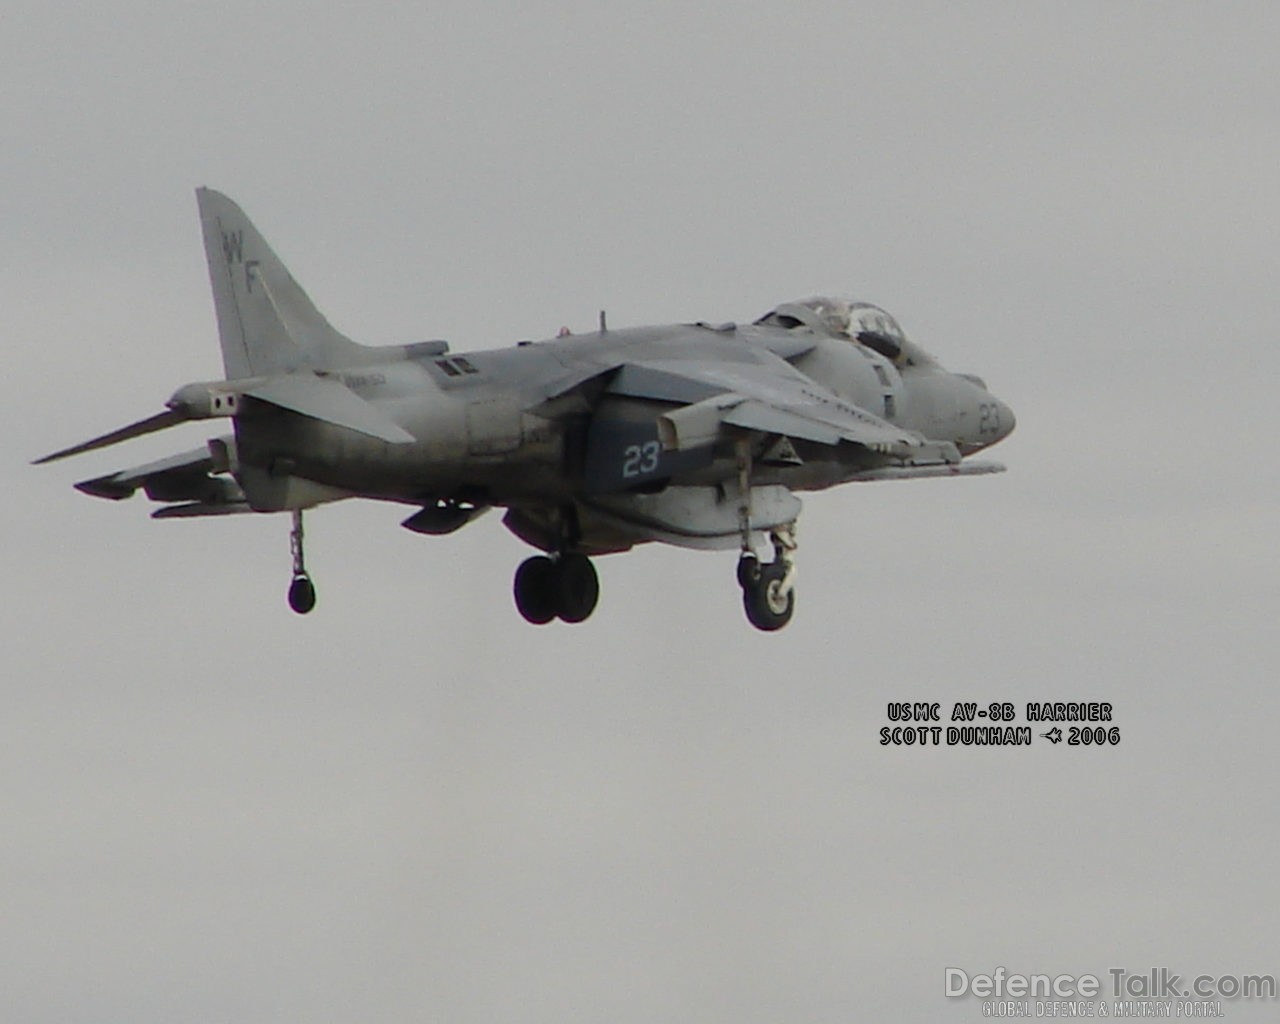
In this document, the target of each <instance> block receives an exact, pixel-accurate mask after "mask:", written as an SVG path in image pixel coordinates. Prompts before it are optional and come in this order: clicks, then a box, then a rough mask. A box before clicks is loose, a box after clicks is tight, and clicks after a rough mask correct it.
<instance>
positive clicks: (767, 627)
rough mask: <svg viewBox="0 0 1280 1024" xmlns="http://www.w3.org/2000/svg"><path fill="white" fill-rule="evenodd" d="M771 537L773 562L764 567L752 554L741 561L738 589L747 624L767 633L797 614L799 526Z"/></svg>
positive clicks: (776, 532)
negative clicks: (795, 612) (796, 556)
mask: <svg viewBox="0 0 1280 1024" xmlns="http://www.w3.org/2000/svg"><path fill="white" fill-rule="evenodd" d="M771 537H772V539H773V552H774V559H773V561H772V562H768V563H766V564H763V565H762V564H761V563H760V561H759V560H758V559H757V558H756V556H755V555H753V554H751V553H750V552H744V553H743V555H742V557H741V558H739V559H738V586H740V587H741V588H742V607H743V610H744V611H745V612H746V613H747V621H749V622H750V623H751V625H753V626H755V627H756V629H760V630H764V631H765V632H766V633H772V632H773V631H775V630H778V629H781V628H782V627H783V626H785V625H786V624H787V623H788V622H790V621H791V615H792V613H793V612H794V611H795V610H796V589H795V580H796V563H795V552H796V527H795V523H790V524H788V525H787V526H779V527H778V528H776V529H775V530H773V531H772V533H771Z"/></svg>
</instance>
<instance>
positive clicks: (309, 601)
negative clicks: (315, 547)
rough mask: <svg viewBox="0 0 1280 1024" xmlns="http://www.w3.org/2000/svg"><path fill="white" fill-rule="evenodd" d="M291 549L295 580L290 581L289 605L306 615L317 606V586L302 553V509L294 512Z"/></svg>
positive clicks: (290, 535)
mask: <svg viewBox="0 0 1280 1024" xmlns="http://www.w3.org/2000/svg"><path fill="white" fill-rule="evenodd" d="M289 551H290V553H292V555H293V580H292V581H291V582H290V583H289V607H290V608H292V609H293V610H294V611H295V612H297V613H298V614H299V615H306V614H307V612H309V611H311V609H312V608H314V607H315V606H316V588H315V584H314V583H312V582H311V577H310V576H308V575H307V567H306V564H305V563H304V561H303V555H302V510H301V509H295V510H294V512H293V529H292V530H290V531H289Z"/></svg>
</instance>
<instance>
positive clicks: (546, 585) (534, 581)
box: [511, 555, 558, 626]
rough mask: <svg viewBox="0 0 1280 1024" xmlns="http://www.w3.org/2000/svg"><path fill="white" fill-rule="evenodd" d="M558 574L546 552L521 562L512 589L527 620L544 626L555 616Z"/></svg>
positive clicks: (517, 603)
mask: <svg viewBox="0 0 1280 1024" xmlns="http://www.w3.org/2000/svg"><path fill="white" fill-rule="evenodd" d="M557 576H558V574H557V573H556V565H555V563H554V562H553V561H551V559H549V558H548V557H547V556H546V555H534V556H533V557H532V558H526V559H525V560H524V561H523V562H521V563H520V568H518V569H517V570H516V578H515V582H514V583H513V584H512V588H511V589H512V593H513V594H514V595H515V599H516V608H517V609H519V611H520V614H521V615H523V616H524V619H525V621H526V622H532V623H533V624H534V625H535V626H545V625H546V624H547V623H548V622H550V621H551V620H552V619H554V618H555V617H556V605H557V602H558V595H557V593H556V583H557Z"/></svg>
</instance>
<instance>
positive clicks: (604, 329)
mask: <svg viewBox="0 0 1280 1024" xmlns="http://www.w3.org/2000/svg"><path fill="white" fill-rule="evenodd" d="M608 330H609V325H608V324H606V323H605V322H604V310H603V309H602V310H600V333H601V334H605V333H607V332H608Z"/></svg>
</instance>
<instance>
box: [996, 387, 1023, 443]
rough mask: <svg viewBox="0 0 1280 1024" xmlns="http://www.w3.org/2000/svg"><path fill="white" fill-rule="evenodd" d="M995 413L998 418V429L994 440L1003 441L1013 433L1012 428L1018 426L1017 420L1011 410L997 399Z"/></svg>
mask: <svg viewBox="0 0 1280 1024" xmlns="http://www.w3.org/2000/svg"><path fill="white" fill-rule="evenodd" d="M996 411H997V415H998V417H999V429H998V430H997V432H996V440H997V441H1003V440H1004V439H1005V438H1006V437H1008V436H1009V435H1010V434H1012V433H1013V428H1014V427H1015V426H1017V425H1018V418H1017V417H1016V416H1014V415H1013V410H1012V409H1010V408H1009V406H1008V405H1007V404H1006V403H1005V402H1002V401H1000V399H998V398H997V399H996Z"/></svg>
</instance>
